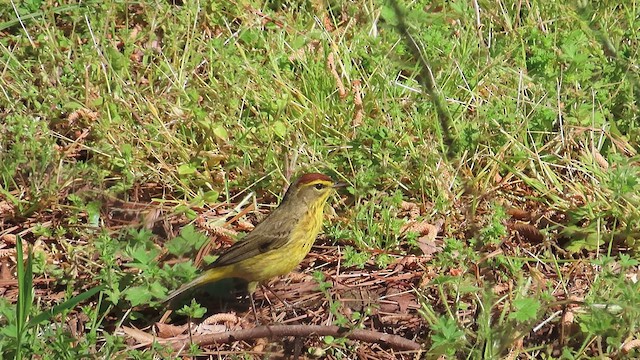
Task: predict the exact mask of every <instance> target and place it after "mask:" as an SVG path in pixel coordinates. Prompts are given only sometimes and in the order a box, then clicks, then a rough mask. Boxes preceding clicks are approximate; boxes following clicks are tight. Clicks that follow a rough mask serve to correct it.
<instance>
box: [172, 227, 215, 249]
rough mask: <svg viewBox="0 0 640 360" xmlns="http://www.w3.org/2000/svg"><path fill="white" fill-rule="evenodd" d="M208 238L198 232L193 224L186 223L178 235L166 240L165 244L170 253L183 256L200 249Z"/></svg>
mask: <svg viewBox="0 0 640 360" xmlns="http://www.w3.org/2000/svg"><path fill="white" fill-rule="evenodd" d="M208 240H209V238H208V237H206V236H205V235H204V234H202V233H200V232H198V231H197V230H196V228H195V227H194V226H193V225H187V226H185V227H184V228H182V230H181V231H180V235H179V236H177V237H176V238H174V239H171V240H169V241H167V243H166V244H165V246H166V247H167V251H169V253H170V254H173V255H176V256H183V255H186V254H188V253H191V252H193V251H194V250H198V249H200V248H201V247H202V246H203V245H204V244H205V243H206V242H207V241H208Z"/></svg>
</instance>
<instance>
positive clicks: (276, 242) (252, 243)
mask: <svg viewBox="0 0 640 360" xmlns="http://www.w3.org/2000/svg"><path fill="white" fill-rule="evenodd" d="M265 220H266V219H265ZM292 222H293V221H292V220H291V219H289V220H287V221H276V222H274V221H264V222H262V223H260V224H258V226H256V228H255V229H253V231H251V232H250V233H249V234H248V235H247V236H246V237H245V238H244V239H242V240H240V241H238V242H237V243H235V244H233V245H232V246H231V247H230V248H228V249H227V250H226V251H224V252H223V253H222V254H221V255H220V257H218V259H216V261H214V262H213V263H211V264H209V265H208V266H207V267H206V268H205V270H208V269H211V268H216V267H220V266H226V265H231V264H235V263H237V262H240V261H242V260H246V259H249V258H251V257H254V256H256V255H259V254H262V253H265V252H267V251H270V250H273V249H277V248H280V247H282V246H283V245H284V244H285V243H286V242H287V241H288V240H289V236H290V234H291V227H292Z"/></svg>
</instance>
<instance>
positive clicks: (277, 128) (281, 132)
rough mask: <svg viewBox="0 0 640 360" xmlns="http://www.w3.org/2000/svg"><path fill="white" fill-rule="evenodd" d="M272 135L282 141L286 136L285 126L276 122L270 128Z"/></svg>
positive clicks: (280, 122)
mask: <svg viewBox="0 0 640 360" xmlns="http://www.w3.org/2000/svg"><path fill="white" fill-rule="evenodd" d="M272 129H273V133H274V134H276V135H277V136H278V137H279V138H280V139H284V137H285V136H286V135H287V126H286V125H285V124H284V123H283V122H282V121H276V122H275V123H273V126H272Z"/></svg>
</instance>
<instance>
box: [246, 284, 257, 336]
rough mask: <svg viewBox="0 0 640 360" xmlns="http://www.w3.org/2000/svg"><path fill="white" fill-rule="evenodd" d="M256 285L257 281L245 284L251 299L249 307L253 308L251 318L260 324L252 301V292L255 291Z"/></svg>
mask: <svg viewBox="0 0 640 360" xmlns="http://www.w3.org/2000/svg"><path fill="white" fill-rule="evenodd" d="M257 286H258V283H257V282H255V281H254V282H250V283H249V284H248V285H247V292H248V293H249V300H250V301H251V308H252V309H253V318H254V319H255V321H256V324H257V325H259V324H260V320H258V312H257V311H256V303H255V301H253V293H254V292H256V287H257Z"/></svg>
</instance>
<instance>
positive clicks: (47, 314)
mask: <svg viewBox="0 0 640 360" xmlns="http://www.w3.org/2000/svg"><path fill="white" fill-rule="evenodd" d="M106 287H107V286H106V285H100V286H96V287H94V288H92V289H90V290H87V291H85V292H83V293H82V294H78V295H76V296H74V297H72V298H71V299H69V300H67V301H65V302H63V303H62V304H59V305H56V306H54V307H52V308H51V309H50V310H49V311H43V312H41V313H40V314H38V315H36V316H34V317H33V318H32V319H31V320H30V321H29V326H30V327H31V326H35V325H37V324H39V323H41V322H43V321H46V320H49V319H51V318H52V317H54V316H56V315H58V314H60V313H62V312H63V311H65V310H71V309H73V308H74V307H76V305H78V304H79V303H81V302H83V301H85V300H87V299H89V298H91V297H92V296H93V295H95V294H97V293H98V292H100V291H102V290H104V289H105V288H106Z"/></svg>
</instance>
